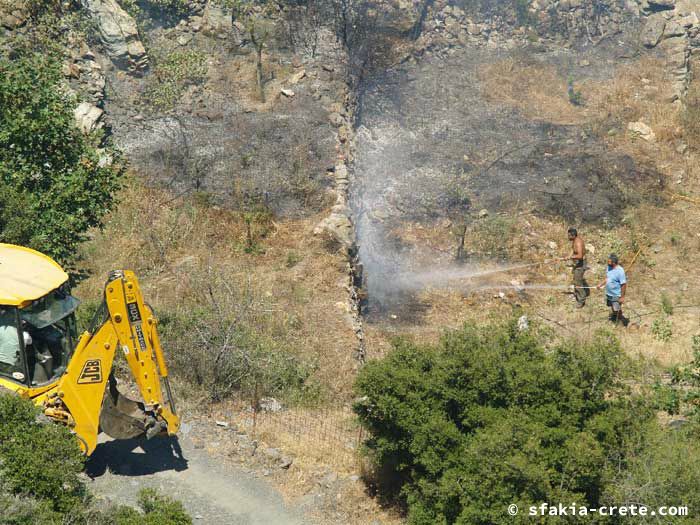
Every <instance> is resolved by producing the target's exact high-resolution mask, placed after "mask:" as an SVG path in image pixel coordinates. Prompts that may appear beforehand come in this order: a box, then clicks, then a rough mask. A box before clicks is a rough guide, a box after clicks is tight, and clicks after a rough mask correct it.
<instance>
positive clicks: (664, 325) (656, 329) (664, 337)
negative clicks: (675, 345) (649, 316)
mask: <svg viewBox="0 0 700 525" xmlns="http://www.w3.org/2000/svg"><path fill="white" fill-rule="evenodd" d="M651 333H652V335H653V336H654V337H655V338H656V339H658V340H659V341H664V342H666V341H670V340H671V337H672V336H673V326H672V325H671V321H670V320H669V319H667V318H666V317H659V318H658V319H654V321H653V322H652V323H651Z"/></svg>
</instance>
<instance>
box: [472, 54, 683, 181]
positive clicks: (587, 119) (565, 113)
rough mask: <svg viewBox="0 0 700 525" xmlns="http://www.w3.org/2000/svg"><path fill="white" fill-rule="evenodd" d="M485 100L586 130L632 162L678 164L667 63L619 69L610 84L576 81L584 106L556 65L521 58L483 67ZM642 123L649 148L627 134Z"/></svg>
mask: <svg viewBox="0 0 700 525" xmlns="http://www.w3.org/2000/svg"><path fill="white" fill-rule="evenodd" d="M479 77H480V80H481V82H482V84H483V92H484V94H485V96H486V97H487V98H488V99H490V100H492V101H494V102H497V103H501V104H506V105H509V106H512V107H515V108H517V109H518V110H519V111H521V112H522V113H523V114H524V115H525V116H527V117H528V118H532V119H534V120H543V121H547V122H553V123H556V124H563V125H586V126H588V127H590V128H591V129H592V130H593V131H594V132H596V133H597V134H599V135H600V136H601V137H604V138H605V140H606V141H608V142H609V143H610V145H611V146H612V147H614V148H620V149H622V150H625V151H627V152H629V153H630V154H632V155H633V156H644V157H650V156H653V157H654V159H655V160H656V163H657V164H660V165H661V168H662V171H663V164H664V163H665V162H667V161H668V160H669V159H672V158H673V155H674V153H675V152H674V151H673V148H674V147H675V142H676V141H678V140H680V139H682V138H683V127H682V125H681V118H680V117H681V113H680V108H679V107H678V106H672V105H670V104H668V103H667V99H668V79H667V77H666V72H665V69H664V64H663V62H662V61H660V60H658V59H654V58H649V57H645V58H642V59H640V60H638V61H637V62H636V63H635V64H634V65H630V66H624V67H620V68H619V69H618V71H617V72H616V74H615V76H614V77H613V78H612V79H610V80H604V81H601V80H591V79H585V78H584V79H574V87H575V90H576V91H580V93H581V96H582V98H583V102H584V103H583V105H582V106H576V105H574V104H572V103H571V102H570V101H569V97H568V94H567V83H568V81H567V78H566V77H565V76H564V75H563V74H562V73H561V72H560V71H559V70H557V68H556V67H555V66H553V65H551V64H545V63H540V62H538V61H537V60H533V59H523V57H521V56H520V55H518V56H513V57H510V58H507V59H505V60H502V61H499V62H495V63H493V64H489V65H487V66H484V67H483V68H482V69H481V71H480V72H479ZM639 120H641V121H643V122H644V123H646V124H647V125H649V126H651V128H652V129H653V130H654V133H655V134H656V142H654V143H651V144H650V143H646V142H645V141H644V140H641V139H638V138H635V137H633V136H631V135H630V134H629V133H628V132H627V123H629V122H636V121H639Z"/></svg>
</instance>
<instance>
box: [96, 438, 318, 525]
mask: <svg viewBox="0 0 700 525" xmlns="http://www.w3.org/2000/svg"><path fill="white" fill-rule="evenodd" d="M185 430H186V429H185ZM86 472H87V474H88V475H89V476H90V477H91V478H92V480H93V481H92V484H91V488H92V490H93V492H94V493H95V494H97V495H100V496H103V497H105V498H107V499H109V500H110V501H112V502H115V503H124V504H131V505H134V504H136V498H137V495H138V492H139V490H141V489H142V488H147V487H153V488H157V489H158V490H160V491H161V492H162V493H163V494H166V495H169V496H171V497H173V498H175V499H177V500H180V501H181V502H182V503H183V504H184V505H185V507H186V509H187V510H188V511H189V513H190V515H191V516H192V517H193V518H194V521H195V523H205V524H207V525H209V524H211V525H218V524H221V525H223V524H226V525H258V524H260V525H262V524H265V525H297V524H299V525H300V524H302V523H312V521H310V520H309V519H308V518H306V517H303V515H302V513H301V512H299V511H298V510H296V509H293V508H289V507H286V506H285V504H284V502H283V501H282V497H281V495H280V494H279V493H278V492H276V491H275V490H274V489H273V488H272V487H271V486H270V485H268V484H267V483H265V482H263V481H261V480H260V479H256V478H255V477H254V476H253V475H252V474H250V473H247V472H244V471H242V470H240V468H237V467H235V466H233V465H231V464H229V463H228V462H226V461H222V460H221V459H220V458H215V457H213V456H212V455H210V454H209V452H207V451H206V450H205V449H202V448H196V447H195V446H194V444H193V443H192V441H191V440H190V439H189V437H188V435H187V432H186V431H185V432H183V435H182V436H181V437H180V439H179V440H175V439H173V440H168V439H153V440H152V441H148V442H147V441H136V440H126V441H109V439H108V438H107V439H104V442H102V443H101V444H100V445H99V446H98V447H97V449H96V450H95V452H94V454H93V455H92V456H91V457H90V460H89V461H88V465H87V469H86Z"/></svg>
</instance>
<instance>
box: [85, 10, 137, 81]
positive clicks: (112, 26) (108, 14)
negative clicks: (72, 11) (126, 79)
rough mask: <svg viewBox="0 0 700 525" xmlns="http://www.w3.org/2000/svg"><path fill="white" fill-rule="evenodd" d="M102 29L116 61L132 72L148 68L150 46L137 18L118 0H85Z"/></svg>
mask: <svg viewBox="0 0 700 525" xmlns="http://www.w3.org/2000/svg"><path fill="white" fill-rule="evenodd" d="M83 5H84V7H85V8H86V9H87V10H88V11H89V12H90V14H91V16H92V17H93V19H94V20H95V22H96V24H97V27H98V29H99V32H100V40H101V41H102V45H103V46H104V48H105V51H106V53H107V55H108V56H109V58H110V59H111V60H112V62H113V63H114V64H115V65H116V66H117V67H119V68H121V69H124V70H127V71H129V72H131V73H140V72H141V71H143V70H144V69H146V68H147V67H148V56H147V55H146V49H145V48H144V47H143V44H142V43H141V39H140V38H139V32H138V28H137V27H136V22H135V21H134V19H133V18H132V17H131V16H130V15H129V14H128V13H127V12H126V11H124V10H123V9H122V8H121V7H120V6H119V4H118V3H117V2H116V1H115V0H83Z"/></svg>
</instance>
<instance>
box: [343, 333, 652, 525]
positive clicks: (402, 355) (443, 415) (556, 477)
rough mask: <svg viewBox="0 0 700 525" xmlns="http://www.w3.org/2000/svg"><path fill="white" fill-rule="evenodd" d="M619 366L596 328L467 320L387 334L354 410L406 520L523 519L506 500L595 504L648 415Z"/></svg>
mask: <svg viewBox="0 0 700 525" xmlns="http://www.w3.org/2000/svg"><path fill="white" fill-rule="evenodd" d="M622 365H623V357H622V354H621V350H620V347H619V344H618V343H617V341H616V340H615V339H613V338H612V337H610V336H608V335H606V334H602V333H601V334H599V335H598V336H597V337H596V338H595V339H594V340H593V341H592V342H590V343H587V344H579V343H577V342H569V343H566V344H560V345H559V346H554V347H548V345H547V344H546V341H545V340H544V339H543V338H542V337H541V336H539V335H537V334H536V333H534V331H532V330H529V331H524V332H520V331H518V329H517V323H516V322H515V321H511V322H508V323H506V324H503V325H492V326H485V327H477V326H474V325H466V326H465V327H464V328H463V329H461V330H458V331H455V332H450V333H448V334H446V335H445V336H444V337H443V338H442V340H441V341H440V343H439V344H438V345H436V346H419V345H416V344H414V343H411V342H409V341H405V340H401V341H397V342H396V343H395V347H394V349H393V351H392V352H391V353H390V354H389V355H388V356H387V357H386V358H385V359H383V360H381V361H376V362H372V363H369V364H368V365H367V366H366V367H365V368H364V369H363V370H362V371H361V373H360V375H359V377H358V380H357V390H358V392H359V394H360V395H361V396H363V397H362V401H360V402H358V403H357V404H356V406H355V410H356V412H357V414H358V415H359V417H360V420H361V422H362V424H363V425H364V426H365V427H366V428H367V429H368V430H369V432H370V436H371V437H370V439H369V440H368V442H367V446H368V449H369V451H370V453H371V455H372V457H373V458H374V460H375V461H376V464H377V467H378V472H381V473H382V474H383V477H384V479H385V480H386V481H387V482H388V483H386V485H388V486H393V487H397V486H398V487H400V489H399V492H398V493H395V494H393V496H398V497H399V499H400V501H402V502H403V503H404V504H405V505H406V507H407V511H408V516H409V521H410V523H413V524H426V525H428V524H430V525H434V524H448V523H450V524H452V523H460V524H465V525H466V524H469V525H476V524H484V525H486V524H499V523H520V521H518V519H521V520H523V521H522V522H523V523H525V522H527V523H530V522H531V521H528V520H532V518H531V517H528V516H527V513H521V514H520V516H519V517H516V518H513V517H511V516H509V515H508V514H507V512H506V510H507V507H508V505H509V504H511V503H515V504H517V505H519V506H520V508H526V507H527V506H529V505H535V504H538V503H540V502H565V503H566V504H570V503H571V502H578V503H579V504H586V503H587V504H589V505H591V506H595V505H597V504H599V503H600V502H601V500H602V498H603V497H604V494H605V490H606V483H607V482H608V480H610V479H611V478H612V476H613V473H614V472H615V471H616V469H617V468H618V466H619V465H620V464H621V462H624V459H625V453H626V451H627V450H629V443H628V442H629V440H630V439H633V438H632V437H633V436H635V437H636V436H639V435H640V432H641V430H640V429H641V428H642V427H643V426H644V425H647V424H648V423H649V422H650V421H651V419H652V418H651V416H652V412H651V411H650V410H649V409H647V408H646V406H645V404H643V403H642V402H640V401H639V400H637V399H636V398H634V397H633V396H632V395H631V394H630V393H629V391H628V389H626V388H625V387H624V386H623V384H622V382H621V381H620V370H621V366H622ZM385 495H388V496H392V494H390V493H387V492H386V491H385Z"/></svg>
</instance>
